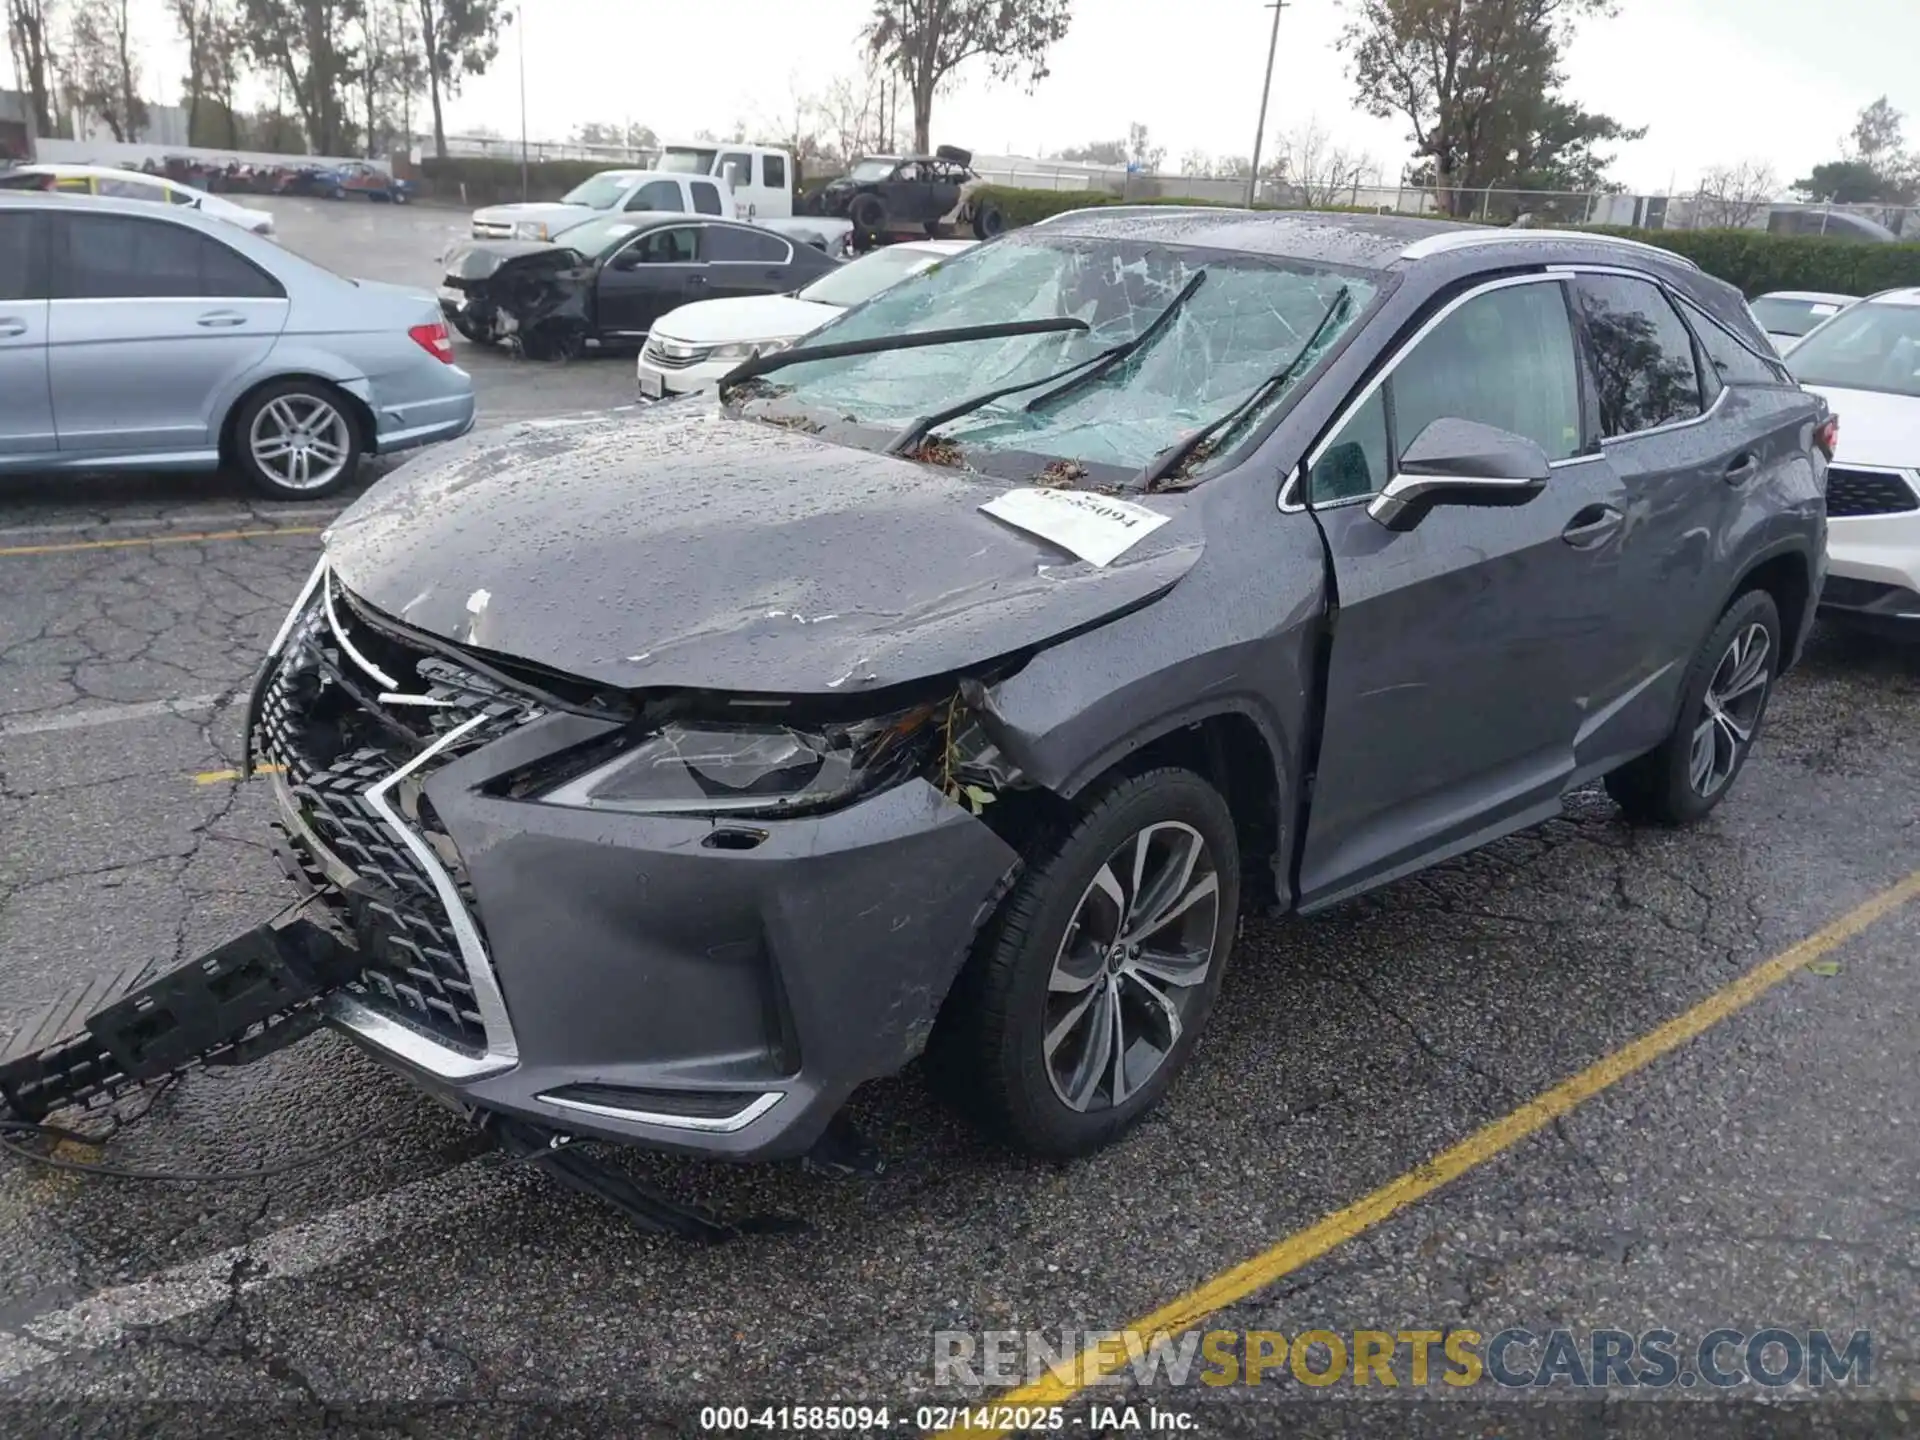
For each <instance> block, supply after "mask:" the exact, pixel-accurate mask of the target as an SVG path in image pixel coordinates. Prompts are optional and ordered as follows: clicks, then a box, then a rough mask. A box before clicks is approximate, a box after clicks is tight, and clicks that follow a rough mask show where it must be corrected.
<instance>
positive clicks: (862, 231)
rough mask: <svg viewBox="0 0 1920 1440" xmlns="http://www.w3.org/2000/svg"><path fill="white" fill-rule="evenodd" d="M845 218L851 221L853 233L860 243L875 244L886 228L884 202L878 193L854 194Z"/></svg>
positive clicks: (885, 207)
mask: <svg viewBox="0 0 1920 1440" xmlns="http://www.w3.org/2000/svg"><path fill="white" fill-rule="evenodd" d="M847 219H848V220H850V221H852V222H853V233H854V234H855V235H856V236H858V237H859V239H860V242H861V244H863V245H877V244H878V243H879V242H880V234H881V232H882V231H883V230H885V229H886V228H887V206H886V202H885V201H883V200H881V198H880V197H879V196H878V195H856V196H855V197H854V201H853V204H852V205H850V206H849V207H848V208H847Z"/></svg>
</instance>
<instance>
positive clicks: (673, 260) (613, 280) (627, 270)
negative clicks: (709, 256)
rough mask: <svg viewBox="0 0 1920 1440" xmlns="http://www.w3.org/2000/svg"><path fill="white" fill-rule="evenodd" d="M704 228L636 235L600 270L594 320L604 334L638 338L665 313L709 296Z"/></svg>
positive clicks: (681, 227) (667, 228)
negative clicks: (703, 243) (702, 252)
mask: <svg viewBox="0 0 1920 1440" xmlns="http://www.w3.org/2000/svg"><path fill="white" fill-rule="evenodd" d="M705 228H706V227H705V226H702V225H667V226H662V227H661V228H659V229H657V230H649V231H647V232H646V233H645V234H643V235H636V236H635V237H634V238H633V239H632V240H631V241H630V242H629V243H628V244H627V246H626V247H625V248H624V249H622V250H620V251H618V252H617V253H616V254H615V255H613V257H612V258H611V259H609V260H608V261H607V262H606V263H605V264H603V265H602V266H601V267H600V277H599V280H598V281H597V282H596V284H595V291H594V305H595V317H596V320H597V322H598V328H599V331H600V333H601V334H602V335H607V336H614V337H627V338H632V339H638V338H639V337H640V336H643V335H645V334H646V333H647V332H648V331H649V330H651V329H652V328H653V322H654V321H656V320H658V319H659V318H660V317H661V316H662V315H665V314H666V313H667V312H668V311H669V310H677V309H679V308H680V307H681V306H682V305H686V304H690V303H691V302H693V301H695V300H705V299H706V298H707V295H708V287H707V266H706V263H705V260H704V258H703V257H702V255H701V236H702V232H703V231H704V230H705Z"/></svg>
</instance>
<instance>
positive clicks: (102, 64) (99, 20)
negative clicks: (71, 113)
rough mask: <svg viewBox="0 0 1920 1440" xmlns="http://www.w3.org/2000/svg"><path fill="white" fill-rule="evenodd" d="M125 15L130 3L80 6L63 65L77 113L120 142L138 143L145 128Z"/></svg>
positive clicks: (86, 1) (118, 0) (87, 1)
mask: <svg viewBox="0 0 1920 1440" xmlns="http://www.w3.org/2000/svg"><path fill="white" fill-rule="evenodd" d="M129 9H130V0H80V3H79V4H78V5H76V6H75V7H74V11H73V20H72V23H71V24H70V25H69V26H68V28H67V56H66V61H65V65H64V68H65V71H66V81H67V85H68V88H69V89H71V90H72V92H73V100H74V105H75V107H76V108H78V109H80V110H84V111H86V112H87V113H89V114H92V115H98V116H99V117H100V118H101V119H102V120H104V121H105V122H106V125H107V129H109V130H111V131H112V132H113V138H114V139H116V140H120V141H127V140H137V139H139V138H140V132H141V131H142V130H144V129H145V128H146V124H147V102H146V101H145V100H143V99H141V98H140V61H139V58H138V57H137V56H136V55H135V53H134V41H133V31H132V26H131V24H130V23H129V16H128V10H129Z"/></svg>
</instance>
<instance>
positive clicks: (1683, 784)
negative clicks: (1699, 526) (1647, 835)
mask: <svg viewBox="0 0 1920 1440" xmlns="http://www.w3.org/2000/svg"><path fill="white" fill-rule="evenodd" d="M1781 654H1782V649H1781V638H1780V611H1779V609H1778V607H1776V606H1775V605H1774V603H1773V597H1772V596H1771V595H1769V594H1767V593H1766V592H1765V591H1764V590H1749V591H1748V592H1747V593H1746V594H1744V595H1742V596H1740V597H1739V598H1738V599H1737V600H1735V601H1734V602H1733V604H1732V605H1730V606H1728V607H1727V613H1726V614H1725V615H1723V616H1721V617H1720V623H1719V624H1718V625H1716V626H1715V627H1714V630H1713V634H1711V635H1709V636H1708V637H1707V642H1706V644H1704V645H1702V646H1701V647H1700V652H1699V654H1697V655H1696V656H1695V657H1694V660H1693V664H1692V666H1691V667H1689V669H1688V671H1687V679H1686V684H1685V686H1684V687H1683V688H1682V691H1681V698H1680V718H1679V719H1678V720H1676V721H1675V722H1674V727H1673V731H1672V733H1671V734H1669V735H1668V736H1667V738H1666V740H1665V741H1664V742H1663V743H1662V744H1661V746H1660V748H1659V749H1657V750H1655V751H1653V752H1652V753H1650V754H1647V755H1643V756H1641V757H1640V758H1639V759H1638V760H1635V761H1632V762H1631V763H1629V764H1627V765H1623V766H1621V768H1620V769H1618V770H1616V771H1614V772H1613V773H1612V774H1611V775H1609V776H1607V793H1608V794H1609V795H1611V796H1612V797H1613V798H1614V800H1615V802H1616V803H1618V804H1619V806H1620V808H1621V809H1622V810H1624V811H1625V812H1626V815H1627V818H1628V819H1629V820H1635V821H1640V822H1644V823H1651V824H1656V825H1685V824H1690V823H1691V822H1693V821H1695V820H1699V819H1701V818H1703V817H1704V816H1705V815H1706V814H1707V813H1708V812H1709V811H1711V810H1712V809H1713V807H1714V806H1716V805H1718V804H1719V803H1720V802H1721V800H1722V799H1724V798H1725V797H1726V794H1727V792H1728V791H1729V790H1731V789H1732V788H1733V782H1734V779H1735V778H1736V777H1737V776H1738V775H1739V774H1740V771H1741V769H1742V768H1743V767H1744V766H1745V765H1746V763H1747V756H1748V755H1750V754H1751V753H1752V752H1753V742H1754V739H1755V737H1756V736H1758V734H1759V733H1760V725H1761V722H1762V721H1763V720H1764V719H1765V718H1766V713H1767V701H1768V699H1769V698H1770V697H1771V696H1772V694H1773V681H1774V677H1775V675H1776V674H1778V672H1779V665H1780V657H1781Z"/></svg>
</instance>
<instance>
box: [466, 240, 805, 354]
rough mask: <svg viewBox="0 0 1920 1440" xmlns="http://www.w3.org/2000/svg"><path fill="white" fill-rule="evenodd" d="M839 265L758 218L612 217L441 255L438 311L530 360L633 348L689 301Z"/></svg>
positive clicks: (782, 289) (786, 286)
mask: <svg viewBox="0 0 1920 1440" xmlns="http://www.w3.org/2000/svg"><path fill="white" fill-rule="evenodd" d="M839 263H840V262H839V261H838V260H835V259H832V258H830V257H829V256H827V255H826V254H825V253H823V252H822V251H819V250H816V249H814V248H813V247H812V246H810V245H806V244H800V243H796V242H794V241H792V240H789V239H787V238H785V237H784V236H781V235H777V234H775V233H773V232H772V231H769V230H766V229H764V228H762V227H760V226H758V225H748V224H743V223H736V222H733V221H727V220H704V219H699V218H696V217H690V216H677V215H625V214H620V215H609V216H605V217H603V218H599V219H594V220H589V221H587V222H586V223H584V224H581V225H576V226H575V227H574V228H573V229H571V230H564V231H562V232H561V234H560V237H559V239H558V240H555V241H553V242H551V243H549V242H545V241H539V240H474V241H465V242H462V243H460V244H457V245H455V246H454V247H453V248H452V249H451V250H449V251H448V252H447V256H446V260H445V262H444V264H445V269H446V274H445V276H444V277H443V279H442V280H441V283H440V289H439V296H440V309H441V312H442V313H443V314H444V315H445V316H446V317H447V320H448V323H450V324H451V325H452V326H453V327H454V328H455V329H456V330H458V331H459V332H460V333H461V334H462V335H465V336H466V337H467V338H468V339H469V340H474V341H478V342H481V343H493V342H498V341H506V342H511V343H512V344H513V345H514V346H515V347H516V348H517V349H518V350H520V352H521V353H523V354H525V355H527V356H529V357H532V358H536V359H541V358H554V357H565V356H569V355H575V354H578V353H579V352H580V351H581V350H582V349H584V348H586V347H589V346H600V345H630V346H636V347H637V346H639V345H640V344H641V343H642V342H643V341H645V339H646V337H647V331H648V330H649V329H650V328H651V327H652V325H653V322H654V321H655V320H657V319H659V318H660V316H662V315H664V314H666V313H667V312H668V311H670V310H677V309H679V308H680V307H681V306H682V305H684V304H686V303H687V302H688V301H690V300H708V299H723V298H726V297H728V296H743V295H779V294H784V293H786V292H787V291H790V290H797V289H799V288H800V287H801V286H803V285H806V284H809V283H810V282H812V281H813V280H815V279H817V278H819V277H820V276H822V275H825V274H827V273H829V272H830V271H832V270H833V269H834V268H835V267H837V266H838V265H839Z"/></svg>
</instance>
